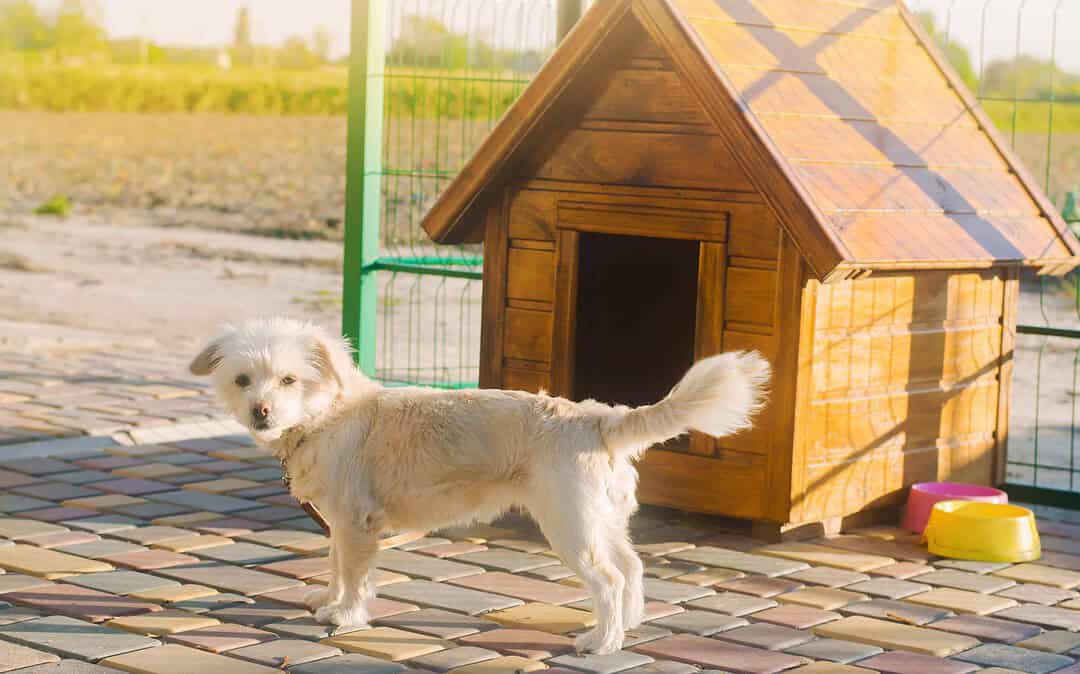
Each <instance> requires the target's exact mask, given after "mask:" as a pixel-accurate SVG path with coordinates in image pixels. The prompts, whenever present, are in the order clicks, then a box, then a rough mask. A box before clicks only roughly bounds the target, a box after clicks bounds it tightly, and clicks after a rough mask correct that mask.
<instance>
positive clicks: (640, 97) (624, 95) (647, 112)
mask: <svg viewBox="0 0 1080 674" xmlns="http://www.w3.org/2000/svg"><path fill="white" fill-rule="evenodd" d="M585 119H586V120H616V121H628V122H653V123H658V124H685V125H691V126H702V127H708V126H710V123H709V119H708V117H706V115H705V111H704V110H702V109H701V103H699V102H698V100H697V99H696V98H694V96H693V95H692V94H691V93H690V92H689V91H687V89H686V87H685V86H683V84H682V82H680V81H679V78H678V76H677V75H676V74H675V73H674V72H672V71H671V70H668V69H665V70H658V69H656V68H652V69H648V70H643V69H628V68H620V69H618V70H616V71H614V72H613V73H611V76H610V79H609V80H608V81H607V82H606V83H603V84H601V86H600V89H599V91H598V92H597V95H596V101H595V102H594V103H593V104H592V107H590V108H589V110H588V112H586V113H585Z"/></svg>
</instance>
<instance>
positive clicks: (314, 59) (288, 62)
mask: <svg viewBox="0 0 1080 674" xmlns="http://www.w3.org/2000/svg"><path fill="white" fill-rule="evenodd" d="M278 65H280V66H281V67H283V68H312V67H314V66H317V65H319V57H318V55H317V54H316V53H315V52H313V51H312V50H311V47H309V46H308V43H307V41H306V40H304V38H302V37H298V36H296V35H293V36H292V37H290V38H289V39H287V40H285V44H283V45H281V49H280V50H278Z"/></svg>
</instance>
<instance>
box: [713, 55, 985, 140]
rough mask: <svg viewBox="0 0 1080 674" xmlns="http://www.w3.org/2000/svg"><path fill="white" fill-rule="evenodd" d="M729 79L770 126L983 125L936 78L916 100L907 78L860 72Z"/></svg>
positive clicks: (755, 73)
mask: <svg viewBox="0 0 1080 674" xmlns="http://www.w3.org/2000/svg"><path fill="white" fill-rule="evenodd" d="M725 75H726V76H727V77H728V78H729V79H730V81H731V83H732V86H733V88H734V90H735V91H736V93H737V95H738V96H740V98H742V99H743V100H744V101H745V102H746V104H747V105H748V106H749V107H750V110H751V111H753V112H754V114H755V115H758V116H759V119H760V120H761V122H762V125H763V126H765V127H766V128H768V127H769V126H770V125H771V124H773V123H774V122H775V120H776V119H779V118H780V117H781V116H797V117H800V118H802V119H807V120H809V119H814V118H820V117H832V118H837V119H845V120H860V121H864V122H881V121H887V122H894V123H911V124H925V125H927V126H933V127H937V128H939V129H940V128H945V127H950V128H956V127H963V128H969V129H975V128H977V127H978V125H977V124H976V123H975V121H974V120H973V119H971V118H970V117H968V115H967V108H966V107H965V106H964V101H963V100H962V99H961V98H960V96H958V95H957V93H956V92H955V91H954V90H953V89H951V88H950V87H949V86H948V85H947V84H946V83H944V82H941V81H940V80H938V79H936V78H935V79H932V80H928V81H926V82H921V83H919V95H918V96H911V95H909V94H910V91H911V83H910V82H908V81H906V80H896V79H893V78H890V77H888V76H885V75H883V76H881V77H873V78H867V77H863V76H861V75H860V73H859V72H857V71H853V72H837V73H833V74H831V75H823V74H820V73H788V72H780V71H764V72H763V71H761V70H755V69H743V68H731V69H729V70H728V71H726V72H725Z"/></svg>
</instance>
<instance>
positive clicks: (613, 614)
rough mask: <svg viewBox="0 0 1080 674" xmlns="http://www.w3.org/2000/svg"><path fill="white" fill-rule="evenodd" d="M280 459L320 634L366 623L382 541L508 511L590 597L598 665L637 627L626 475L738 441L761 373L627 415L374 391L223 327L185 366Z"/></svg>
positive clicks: (337, 350)
mask: <svg viewBox="0 0 1080 674" xmlns="http://www.w3.org/2000/svg"><path fill="white" fill-rule="evenodd" d="M191 371H192V373H194V374H196V375H209V376H211V377H212V378H213V382H214V385H215V387H216V389H217V392H218V393H219V395H220V397H221V399H222V400H223V401H224V403H225V404H226V405H227V407H228V409H229V411H230V412H231V413H232V414H233V415H234V416H235V417H236V419H237V420H239V421H240V422H241V423H242V424H244V425H245V426H247V427H248V428H250V429H251V433H252V435H253V436H254V438H255V439H256V441H257V442H258V444H259V445H260V446H261V447H263V448H264V449H266V450H267V451H269V452H272V453H273V454H274V455H275V456H277V457H278V458H280V459H281V460H282V461H283V463H284V465H285V466H286V468H287V471H288V472H289V474H290V475H291V477H292V491H293V494H294V495H295V496H296V497H297V498H298V499H300V500H301V501H309V502H311V503H314V504H315V505H316V506H317V507H318V508H319V509H320V510H321V511H322V513H323V514H324V515H325V517H326V518H327V520H328V521H329V523H330V529H331V545H330V559H331V566H332V570H333V572H332V576H331V582H330V585H329V586H328V587H327V588H326V589H325V590H321V589H320V590H317V591H315V592H313V593H312V594H311V595H309V597H308V605H309V606H310V607H311V608H312V609H313V610H315V611H316V613H315V617H316V619H317V620H319V621H320V622H325V623H331V624H335V625H340V626H345V625H352V626H356V625H365V624H366V623H367V620H368V614H367V612H366V610H365V603H366V600H367V599H368V598H370V597H372V596H373V595H374V592H373V586H372V584H371V582H370V580H369V574H370V573H371V570H372V569H373V568H374V562H375V556H376V552H377V550H378V540H379V536H380V534H381V533H383V532H390V531H398V532H400V531H436V530H438V529H442V528H445V527H448V526H451V525H457V524H465V523H470V522H474V521H477V520H490V519H492V518H494V517H496V516H498V515H499V514H501V513H503V512H504V511H506V510H507V509H508V508H510V507H513V506H521V507H524V508H525V509H527V510H528V511H529V513H530V514H531V515H532V516H533V517H534V518H535V519H536V521H537V522H538V523H539V525H540V528H541V530H542V531H543V533H544V535H545V536H546V537H547V539H548V541H549V542H550V543H551V547H552V549H554V550H555V552H557V553H558V554H559V556H560V557H561V558H562V560H563V562H564V563H565V564H566V566H568V567H569V568H570V569H572V570H573V571H574V572H575V573H576V574H577V575H578V577H579V578H581V580H582V581H584V583H585V585H586V586H587V587H588V589H589V591H590V592H591V593H592V597H593V607H594V609H595V614H596V619H597V626H596V628H595V629H594V630H593V631H591V632H589V633H587V634H583V635H582V636H581V637H579V638H578V640H577V647H578V650H579V651H583V652H593V653H610V652H612V651H616V650H618V649H619V648H621V647H622V644H623V637H624V630H626V629H630V628H633V627H636V626H637V625H638V624H639V623H640V622H641V620H642V618H643V616H644V596H643V588H642V564H641V561H640V559H639V558H638V556H637V554H636V553H635V551H634V549H633V547H632V546H631V543H630V540H629V538H628V531H627V523H628V520H629V519H630V516H631V515H632V514H633V512H634V511H635V509H636V508H637V500H636V499H635V496H634V492H635V489H636V486H637V472H636V470H635V469H634V466H633V464H632V462H633V461H634V459H636V458H638V457H640V456H641V454H642V453H644V452H645V450H646V449H648V448H649V446H651V445H653V444H655V443H658V442H663V441H665V440H667V439H669V438H673V437H675V436H678V435H680V434H682V433H686V432H687V431H688V430H689V429H695V430H698V431H701V432H703V433H707V434H709V435H713V436H722V435H726V434H729V433H733V432H735V431H738V430H740V429H744V428H747V427H748V425H749V420H750V417H751V415H752V414H753V413H754V412H755V411H756V410H757V409H758V407H759V406H760V405H761V401H762V396H763V394H762V390H763V388H764V386H765V384H766V382H767V380H768V377H769V365H768V363H767V362H766V361H765V360H764V359H763V358H762V357H761V356H760V355H758V354H756V353H752V352H743V353H727V354H723V355H719V356H713V357H710V358H706V359H704V360H702V361H700V362H698V363H697V364H695V365H694V366H693V367H692V368H690V371H689V372H687V373H686V376H685V377H683V379H682V381H680V382H679V383H678V384H677V385H676V386H675V388H674V389H673V390H672V391H671V393H670V394H669V395H668V396H667V397H666V398H664V399H663V400H661V401H660V402H658V403H656V404H654V405H646V406H643V407H638V408H635V409H630V408H628V407H623V406H616V407H612V406H609V405H605V404H602V403H598V402H595V401H592V400H587V401H585V402H572V401H569V400H566V399H564V398H554V397H551V396H549V395H546V394H544V393H539V394H533V393H525V392H522V391H499V390H468V391H444V390H437V389H427V388H383V387H382V386H380V385H379V384H377V383H375V382H373V381H371V380H370V379H368V378H367V377H365V376H364V375H363V374H362V373H361V372H360V371H359V370H358V369H357V368H356V367H355V366H354V365H353V362H352V360H351V358H350V354H349V349H348V348H347V346H346V344H345V343H344V341H343V340H342V339H340V338H338V337H335V336H331V335H330V334H328V333H327V332H325V331H323V330H321V329H319V328H317V327H315V326H314V325H311V324H309V323H303V322H298V321H292V320H286V319H270V320H257V321H252V322H249V323H246V324H243V325H240V326H238V327H230V328H227V329H226V330H225V331H224V333H223V334H222V335H220V336H219V337H217V338H216V339H214V340H213V341H211V342H210V343H209V344H208V345H207V346H206V348H205V349H204V350H203V351H202V352H201V353H200V354H199V355H198V356H196V357H195V359H194V360H193V361H192V363H191Z"/></svg>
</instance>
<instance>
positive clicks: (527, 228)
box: [509, 189, 555, 241]
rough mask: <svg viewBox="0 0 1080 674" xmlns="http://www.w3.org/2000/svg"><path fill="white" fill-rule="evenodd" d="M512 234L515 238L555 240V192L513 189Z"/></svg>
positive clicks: (510, 215) (511, 205)
mask: <svg viewBox="0 0 1080 674" xmlns="http://www.w3.org/2000/svg"><path fill="white" fill-rule="evenodd" d="M512 194H513V196H512V197H511V200H510V214H509V217H510V236H511V237H512V238H514V239H526V240H537V241H554V240H555V229H554V227H555V194H554V193H553V192H545V191H542V190H529V189H520V190H513V192H512Z"/></svg>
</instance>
